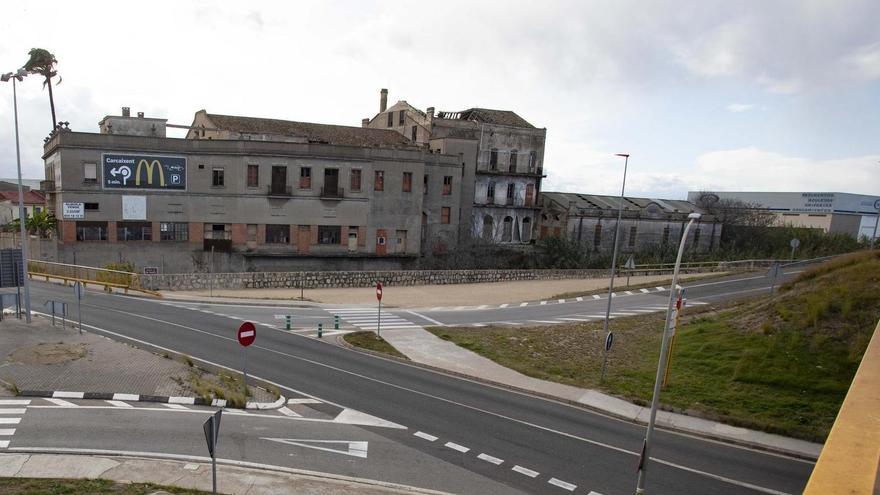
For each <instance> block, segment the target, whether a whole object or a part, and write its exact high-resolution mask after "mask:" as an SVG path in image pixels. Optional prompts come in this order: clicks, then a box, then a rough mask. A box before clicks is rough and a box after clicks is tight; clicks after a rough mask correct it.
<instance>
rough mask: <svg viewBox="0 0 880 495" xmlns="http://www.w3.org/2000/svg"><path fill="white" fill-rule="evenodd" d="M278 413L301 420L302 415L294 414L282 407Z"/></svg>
mask: <svg viewBox="0 0 880 495" xmlns="http://www.w3.org/2000/svg"><path fill="white" fill-rule="evenodd" d="M278 412H280V413H281V414H283V415H285V416H290V417H292V418H301V417H302V414H298V413H295V412H293V411H291V410H290V409H288V408H287V406H283V407H282V408H281V409H278Z"/></svg>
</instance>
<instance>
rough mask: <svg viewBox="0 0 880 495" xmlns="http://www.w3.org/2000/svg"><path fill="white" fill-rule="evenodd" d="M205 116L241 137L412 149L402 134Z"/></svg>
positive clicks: (211, 115) (348, 127)
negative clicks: (285, 137)
mask: <svg viewBox="0 0 880 495" xmlns="http://www.w3.org/2000/svg"><path fill="white" fill-rule="evenodd" d="M207 117H208V118H209V119H210V120H211V122H213V123H214V124H215V125H216V126H217V128H219V129H223V130H228V131H234V132H239V133H243V134H274V135H279V136H290V137H299V138H304V139H306V140H308V141H309V142H313V143H327V144H341V145H349V146H413V144H412V142H411V141H410V140H409V139H407V138H406V137H405V136H403V135H402V134H400V133H398V132H395V131H390V130H386V129H371V128H368V127H350V126H344V125H330V124H314V123H311V122H294V121H290V120H276V119H261V118H256V117H236V116H232V115H218V114H213V113H211V114H207Z"/></svg>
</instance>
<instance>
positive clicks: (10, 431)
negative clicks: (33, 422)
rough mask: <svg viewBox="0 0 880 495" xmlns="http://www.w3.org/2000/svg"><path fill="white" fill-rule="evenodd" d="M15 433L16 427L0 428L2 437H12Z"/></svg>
mask: <svg viewBox="0 0 880 495" xmlns="http://www.w3.org/2000/svg"><path fill="white" fill-rule="evenodd" d="M12 435H15V428H3V429H0V436H2V437H11V436H12Z"/></svg>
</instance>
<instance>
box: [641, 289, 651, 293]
mask: <svg viewBox="0 0 880 495" xmlns="http://www.w3.org/2000/svg"><path fill="white" fill-rule="evenodd" d="M639 292H642V293H643V294H647V293H649V292H651V291H649V290H648V289H639Z"/></svg>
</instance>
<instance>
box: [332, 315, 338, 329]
mask: <svg viewBox="0 0 880 495" xmlns="http://www.w3.org/2000/svg"><path fill="white" fill-rule="evenodd" d="M333 329H334V330H339V315H335V316H333Z"/></svg>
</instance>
